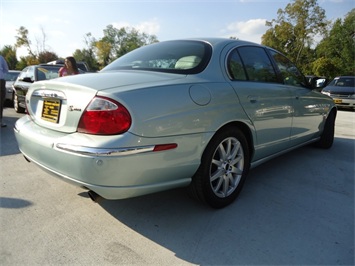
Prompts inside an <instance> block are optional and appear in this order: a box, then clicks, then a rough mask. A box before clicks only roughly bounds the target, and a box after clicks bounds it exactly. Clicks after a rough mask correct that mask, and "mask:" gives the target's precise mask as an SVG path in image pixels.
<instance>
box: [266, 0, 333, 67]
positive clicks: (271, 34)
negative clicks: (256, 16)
mask: <svg viewBox="0 0 355 266" xmlns="http://www.w3.org/2000/svg"><path fill="white" fill-rule="evenodd" d="M277 15H278V17H277V19H273V20H272V21H267V22H266V26H268V27H270V28H269V29H268V30H267V31H266V33H265V34H264V35H263V36H262V44H264V45H267V46H270V47H273V48H275V49H277V50H279V51H281V52H283V53H284V54H286V55H287V56H288V57H289V58H290V59H291V60H292V61H293V62H294V63H295V64H297V65H298V66H299V67H300V68H301V69H302V70H303V71H304V72H305V70H307V67H306V66H307V65H308V64H309V61H310V59H308V56H310V55H312V53H310V50H309V49H310V48H311V47H312V45H313V41H314V37H315V36H317V35H324V34H325V33H326V30H327V25H328V24H329V22H328V21H327V20H326V17H325V11H324V9H322V8H321V7H320V6H319V5H318V3H317V0H294V1H292V2H291V3H289V4H287V6H286V8H285V10H282V9H279V10H278V11H277ZM305 60H306V63H304V62H305Z"/></svg>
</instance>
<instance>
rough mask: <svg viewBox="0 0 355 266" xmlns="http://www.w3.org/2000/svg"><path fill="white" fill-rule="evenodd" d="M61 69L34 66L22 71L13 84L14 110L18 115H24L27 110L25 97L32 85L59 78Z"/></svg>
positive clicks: (57, 67)
mask: <svg viewBox="0 0 355 266" xmlns="http://www.w3.org/2000/svg"><path fill="white" fill-rule="evenodd" d="M59 68H60V66H58V65H33V66H28V67H25V68H24V69H23V70H22V71H21V73H20V74H19V75H18V77H17V79H16V81H15V82H14V84H13V92H14V96H13V101H14V109H15V111H16V112H17V113H24V112H25V110H26V103H25V97H26V93H27V90H28V88H29V87H30V85H32V83H34V82H37V81H43V80H48V79H53V78H57V77H58V71H59Z"/></svg>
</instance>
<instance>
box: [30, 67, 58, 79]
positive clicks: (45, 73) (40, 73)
mask: <svg viewBox="0 0 355 266" xmlns="http://www.w3.org/2000/svg"><path fill="white" fill-rule="evenodd" d="M58 70H59V69H58V68H57V67H50V66H45V67H44V66H43V67H38V68H36V72H37V80H46V79H53V78H57V77H58Z"/></svg>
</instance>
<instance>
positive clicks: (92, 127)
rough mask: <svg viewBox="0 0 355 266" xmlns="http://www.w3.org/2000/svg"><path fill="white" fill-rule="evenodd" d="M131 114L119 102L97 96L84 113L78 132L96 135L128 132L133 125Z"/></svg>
mask: <svg viewBox="0 0 355 266" xmlns="http://www.w3.org/2000/svg"><path fill="white" fill-rule="evenodd" d="M131 122H132V120H131V115H130V114H129V112H128V110H127V109H126V108H125V107H124V106H123V105H121V104H119V103H118V102H116V101H114V100H112V99H109V98H106V97H95V98H94V99H92V101H91V102H90V103H89V105H88V106H87V107H86V109H85V111H84V113H83V114H82V116H81V118H80V121H79V125H78V132H81V133H87V134H95V135H114V134H121V133H124V132H126V131H127V130H128V129H129V128H130V126H131Z"/></svg>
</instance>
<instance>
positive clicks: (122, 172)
mask: <svg viewBox="0 0 355 266" xmlns="http://www.w3.org/2000/svg"><path fill="white" fill-rule="evenodd" d="M14 130H15V136H16V139H17V142H18V145H19V149H20V151H21V152H22V153H23V155H24V156H25V157H26V158H27V159H29V160H30V161H32V162H34V163H35V164H37V165H38V166H40V167H41V168H42V169H44V170H45V171H46V172H49V173H50V174H52V175H53V176H56V177H60V178H61V179H63V180H65V181H66V182H68V183H71V184H74V185H77V186H80V187H85V188H87V189H90V190H92V191H94V192H96V193H97V194H99V195H100V196H102V197H104V198H106V199H123V198H128V197H134V196H140V195H144V194H150V193H153V192H157V191H162V190H167V189H171V188H175V187H182V186H186V185H188V184H189V183H190V182H191V177H192V175H193V174H194V173H195V172H196V170H197V168H198V166H199V163H200V160H199V154H200V152H201V151H200V147H196V143H198V142H196V141H198V140H197V139H196V138H201V136H197V135H193V136H183V137H169V138H164V139H163V140H162V139H161V138H160V139H151V138H148V139H145V138H141V137H137V136H134V135H132V134H127V135H126V136H118V137H117V139H116V141H114V142H112V143H111V145H113V146H112V147H113V148H109V147H100V148H97V147H92V145H93V144H94V143H98V142H99V141H98V140H97V139H96V138H98V139H99V138H100V137H97V136H87V135H83V134H79V133H73V134H63V133H60V132H55V131H50V130H46V129H43V128H42V127H39V126H37V125H36V124H35V123H34V122H32V120H31V119H30V118H29V117H28V116H24V117H23V118H21V119H19V120H18V121H17V122H16V125H15V129H14ZM101 138H102V137H101ZM161 141H164V142H165V141H166V142H170V143H178V147H177V148H176V149H174V150H167V151H159V152H152V151H151V147H152V146H154V142H155V144H157V143H161ZM63 143H67V144H68V145H66V146H65V145H63ZM74 143H75V144H74ZM84 143H86V145H83V144H84ZM192 143H195V146H193V145H192ZM138 144H139V145H138ZM64 147H65V148H66V149H64ZM68 147H70V149H68ZM73 147H74V148H75V147H76V148H80V152H77V151H75V150H73ZM120 147H128V148H120ZM142 147H143V148H142ZM83 148H85V149H89V151H90V152H89V153H83V152H82V149H83ZM108 150H110V151H112V150H114V151H118V153H111V152H110V153H108V154H105V153H104V152H101V153H100V152H99V153H96V151H108ZM93 151H94V152H93Z"/></svg>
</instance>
